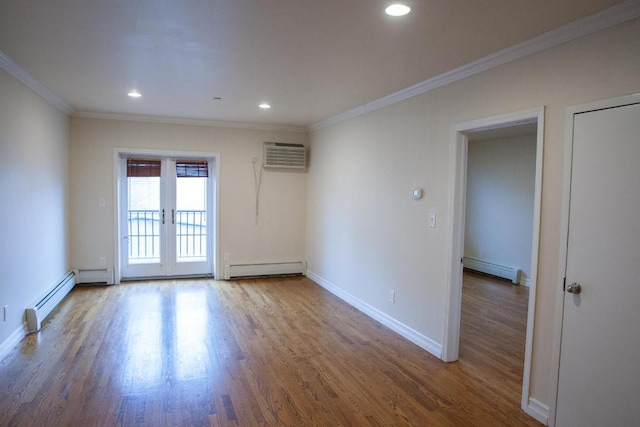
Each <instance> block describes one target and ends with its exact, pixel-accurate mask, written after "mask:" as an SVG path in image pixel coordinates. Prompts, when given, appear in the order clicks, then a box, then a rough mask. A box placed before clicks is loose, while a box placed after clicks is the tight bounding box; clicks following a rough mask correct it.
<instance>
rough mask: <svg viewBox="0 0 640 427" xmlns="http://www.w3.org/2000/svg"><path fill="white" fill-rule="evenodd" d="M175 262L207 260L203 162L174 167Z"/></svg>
mask: <svg viewBox="0 0 640 427" xmlns="http://www.w3.org/2000/svg"><path fill="white" fill-rule="evenodd" d="M176 171H177V177H176V211H175V225H176V262H179V263H180V262H201V261H206V260H207V180H208V178H207V176H208V173H207V162H178V163H177V164H176Z"/></svg>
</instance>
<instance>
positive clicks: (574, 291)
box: [567, 282, 582, 295]
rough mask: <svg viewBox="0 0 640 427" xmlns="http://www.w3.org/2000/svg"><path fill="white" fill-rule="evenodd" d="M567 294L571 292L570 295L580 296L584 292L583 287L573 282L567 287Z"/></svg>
mask: <svg viewBox="0 0 640 427" xmlns="http://www.w3.org/2000/svg"><path fill="white" fill-rule="evenodd" d="M567 292H569V293H570V294H574V295H578V294H579V293H580V292H582V286H580V283H577V282H573V283H572V284H570V285H569V286H567Z"/></svg>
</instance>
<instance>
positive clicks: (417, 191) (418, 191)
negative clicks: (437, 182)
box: [412, 188, 422, 199]
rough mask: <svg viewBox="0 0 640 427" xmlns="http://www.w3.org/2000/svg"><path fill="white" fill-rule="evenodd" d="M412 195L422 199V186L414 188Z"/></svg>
mask: <svg viewBox="0 0 640 427" xmlns="http://www.w3.org/2000/svg"><path fill="white" fill-rule="evenodd" d="M412 197H413V198H414V199H422V188H416V189H414V190H413V194H412Z"/></svg>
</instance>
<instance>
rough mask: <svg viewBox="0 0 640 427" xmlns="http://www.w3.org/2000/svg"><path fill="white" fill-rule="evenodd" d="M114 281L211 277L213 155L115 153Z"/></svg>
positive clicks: (214, 224) (214, 225) (214, 201)
mask: <svg viewBox="0 0 640 427" xmlns="http://www.w3.org/2000/svg"><path fill="white" fill-rule="evenodd" d="M115 163H116V184H117V185H116V188H117V190H118V191H117V193H118V194H117V196H116V198H117V203H116V206H117V215H116V217H117V218H118V224H117V226H116V235H117V242H118V244H117V245H116V252H117V253H116V259H118V261H119V262H118V265H117V273H116V278H117V281H118V282H119V281H120V280H134V279H135V280H137V279H150V278H168V277H195V276H213V275H214V273H215V265H216V262H215V261H216V257H215V253H216V250H215V249H216V235H217V221H216V218H217V214H216V213H217V212H216V210H217V199H216V195H217V182H218V180H217V170H218V167H217V155H213V154H208V153H185V152H171V153H166V152H150V151H132V150H128V151H122V152H117V153H116V158H115Z"/></svg>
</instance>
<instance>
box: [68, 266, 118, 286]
mask: <svg viewBox="0 0 640 427" xmlns="http://www.w3.org/2000/svg"><path fill="white" fill-rule="evenodd" d="M76 282H77V283H78V284H88V283H95V284H107V285H113V283H114V277H113V268H98V269H95V270H79V271H78V277H77V278H76Z"/></svg>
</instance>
